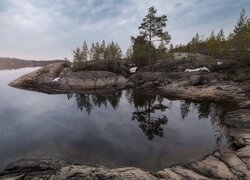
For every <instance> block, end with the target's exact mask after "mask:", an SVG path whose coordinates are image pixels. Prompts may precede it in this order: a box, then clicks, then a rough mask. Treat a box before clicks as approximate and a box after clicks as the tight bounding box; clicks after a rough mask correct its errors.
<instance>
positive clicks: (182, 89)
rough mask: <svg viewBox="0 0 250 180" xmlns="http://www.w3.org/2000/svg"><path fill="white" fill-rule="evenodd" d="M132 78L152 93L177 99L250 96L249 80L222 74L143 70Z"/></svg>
mask: <svg viewBox="0 0 250 180" xmlns="http://www.w3.org/2000/svg"><path fill="white" fill-rule="evenodd" d="M130 81H132V83H133V84H134V87H140V88H153V92H157V93H159V94H161V95H163V96H167V97H171V98H173V97H174V98H178V99H189V100H209V101H230V102H231V101H234V102H242V101H246V100H247V99H248V98H249V97H250V94H249V87H250V81H244V82H235V81H233V80H227V77H226V75H224V74H221V73H207V72H193V73H188V72H168V73H161V72H156V73H155V72H147V73H145V72H140V73H137V74H135V75H133V76H131V77H130Z"/></svg>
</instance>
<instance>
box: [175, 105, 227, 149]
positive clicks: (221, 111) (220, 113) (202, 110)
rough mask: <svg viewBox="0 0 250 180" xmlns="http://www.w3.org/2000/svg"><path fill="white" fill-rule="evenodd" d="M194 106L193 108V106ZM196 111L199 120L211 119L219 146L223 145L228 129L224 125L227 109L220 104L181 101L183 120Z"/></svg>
mask: <svg viewBox="0 0 250 180" xmlns="http://www.w3.org/2000/svg"><path fill="white" fill-rule="evenodd" d="M191 105H193V106H191ZM194 109H196V110H197V112H198V118H199V119H200V120H207V119H210V122H211V124H212V126H213V129H214V136H215V138H216V143H217V145H219V144H221V143H222V138H223V136H224V134H226V128H225V126H224V125H223V124H222V122H223V120H224V118H225V115H226V111H227V107H226V106H225V105H224V106H222V105H220V104H215V103H211V102H193V103H192V102H191V101H181V104H180V112H181V117H182V119H185V118H186V117H187V116H188V114H189V113H190V112H191V111H194Z"/></svg>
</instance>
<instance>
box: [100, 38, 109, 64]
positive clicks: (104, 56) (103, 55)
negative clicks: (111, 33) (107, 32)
mask: <svg viewBox="0 0 250 180" xmlns="http://www.w3.org/2000/svg"><path fill="white" fill-rule="evenodd" d="M100 54H101V59H102V60H106V59H107V57H106V42H105V41H104V40H103V41H102V45H101V47H100Z"/></svg>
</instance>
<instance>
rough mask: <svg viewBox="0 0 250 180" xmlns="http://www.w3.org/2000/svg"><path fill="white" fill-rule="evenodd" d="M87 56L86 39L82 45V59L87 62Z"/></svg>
mask: <svg viewBox="0 0 250 180" xmlns="http://www.w3.org/2000/svg"><path fill="white" fill-rule="evenodd" d="M88 57H89V50H88V44H87V42H86V41H84V43H83V46H82V61H83V62H85V63H87V61H88Z"/></svg>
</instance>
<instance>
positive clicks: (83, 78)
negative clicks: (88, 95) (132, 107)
mask: <svg viewBox="0 0 250 180" xmlns="http://www.w3.org/2000/svg"><path fill="white" fill-rule="evenodd" d="M126 85H127V80H126V78H124V77H123V76H121V75H118V74H115V73H112V72H108V71H77V72H73V71H72V70H71V68H70V67H64V63H57V64H51V65H48V66H46V67H44V68H41V69H39V70H37V71H34V72H31V73H29V74H26V75H24V76H22V77H20V78H18V79H16V80H14V81H13V82H11V83H10V86H13V87H18V88H25V89H34V90H38V91H48V92H49V91H51V92H68V91H93V90H100V91H102V90H110V89H116V88H117V89H119V88H123V87H125V86H126Z"/></svg>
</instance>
